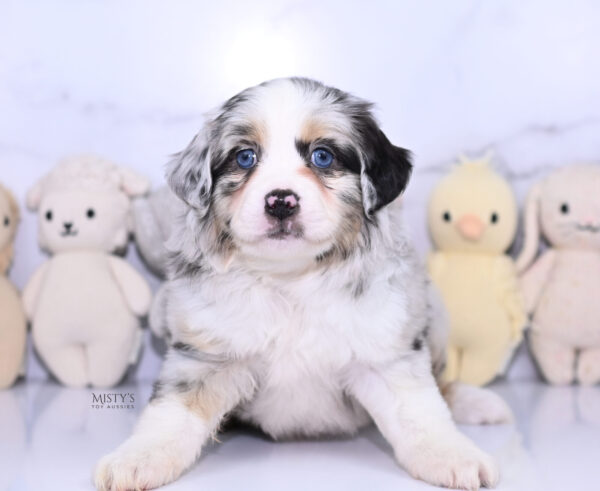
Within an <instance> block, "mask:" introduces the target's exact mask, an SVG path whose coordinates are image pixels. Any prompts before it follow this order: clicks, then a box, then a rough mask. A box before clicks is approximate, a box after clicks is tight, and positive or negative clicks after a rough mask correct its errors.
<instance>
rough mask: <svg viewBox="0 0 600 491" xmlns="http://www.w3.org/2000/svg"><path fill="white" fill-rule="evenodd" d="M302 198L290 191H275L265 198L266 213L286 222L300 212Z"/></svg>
mask: <svg viewBox="0 0 600 491" xmlns="http://www.w3.org/2000/svg"><path fill="white" fill-rule="evenodd" d="M299 201H300V198H299V197H298V195H297V194H296V193H294V192H293V191H292V190H290V189H275V190H274V191H271V192H270V193H269V194H267V195H266V196H265V213H266V214H267V215H270V216H272V217H275V218H277V219H278V220H285V219H286V218H289V217H291V216H292V215H294V214H295V213H297V212H298V209H299V208H300V204H299Z"/></svg>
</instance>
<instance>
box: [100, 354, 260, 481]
mask: <svg viewBox="0 0 600 491" xmlns="http://www.w3.org/2000/svg"><path fill="white" fill-rule="evenodd" d="M184 351H185V350H184ZM191 353H193V350H192V349H191V348H190V349H187V353H186V354H181V353H177V352H175V350H173V349H171V351H170V352H169V354H168V355H167V359H166V360H165V364H164V366H163V370H162V372H161V376H160V377H159V380H158V382H157V383H156V385H155V394H154V395H153V398H152V399H151V401H150V403H149V405H148V406H147V407H146V409H145V410H144V412H143V413H142V415H141V417H140V420H139V422H138V424H137V426H136V428H135V430H134V432H133V435H132V436H131V437H130V438H129V439H128V440H126V441H125V442H124V443H123V444H122V445H121V446H119V447H118V448H117V449H116V450H115V451H114V452H113V453H111V454H109V455H107V456H105V457H104V458H102V459H101V460H100V462H99V463H98V465H97V467H96V470H95V476H94V481H95V484H96V487H97V488H98V489H100V490H115V491H116V490H138V489H152V488H156V487H158V486H161V485H163V484H166V483H168V482H171V481H173V480H175V479H177V477H179V476H180V475H181V473H183V472H184V471H185V470H186V469H187V468H188V467H190V466H191V465H192V464H193V463H194V461H195V460H196V459H197V458H198V456H199V454H200V450H201V448H202V446H203V444H204V443H205V442H206V441H207V440H208V439H209V437H210V436H211V435H212V434H213V433H214V432H215V431H216V430H217V428H218V425H219V423H220V421H221V420H222V418H223V416H224V415H225V414H226V413H227V412H229V411H231V410H232V409H233V408H234V407H235V406H236V405H237V404H238V403H239V402H240V401H241V400H243V399H246V398H249V397H251V395H252V393H253V391H254V379H253V377H252V375H251V373H250V372H249V370H248V369H247V367H245V366H244V365H243V364H241V363H240V362H224V361H218V360H215V359H213V360H210V361H202V360H200V359H193V358H191V357H190V356H189V355H190V354H191Z"/></svg>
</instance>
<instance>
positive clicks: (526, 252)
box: [516, 182, 542, 273]
mask: <svg viewBox="0 0 600 491" xmlns="http://www.w3.org/2000/svg"><path fill="white" fill-rule="evenodd" d="M541 194H542V183H541V182H538V183H537V184H535V185H534V186H533V187H532V188H531V191H529V194H528V195H527V200H526V203H525V217H524V224H525V241H524V243H523V248H522V249H521V252H520V253H519V257H518V258H517V262H516V266H517V272H518V273H522V272H523V271H525V270H526V269H527V268H528V267H529V265H530V264H531V262H532V261H533V260H534V259H535V256H536V255H537V252H538V248H539V245H540V197H541Z"/></svg>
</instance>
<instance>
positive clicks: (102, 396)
mask: <svg viewBox="0 0 600 491" xmlns="http://www.w3.org/2000/svg"><path fill="white" fill-rule="evenodd" d="M92 408H93V409H135V394H133V393H132V392H103V393H97V392H92Z"/></svg>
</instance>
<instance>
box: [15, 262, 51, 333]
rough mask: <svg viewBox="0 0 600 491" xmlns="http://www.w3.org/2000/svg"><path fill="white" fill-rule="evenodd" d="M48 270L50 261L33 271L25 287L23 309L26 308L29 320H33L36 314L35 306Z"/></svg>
mask: <svg viewBox="0 0 600 491" xmlns="http://www.w3.org/2000/svg"><path fill="white" fill-rule="evenodd" d="M47 270H48V262H45V263H44V264H42V265H41V266H40V267H39V268H38V269H37V270H36V271H35V273H33V275H32V276H31V278H29V281H28V282H27V285H25V288H24V289H23V293H22V296H21V299H22V302H23V309H24V310H25V315H26V316H27V320H29V321H31V320H32V319H33V316H34V314H35V307H36V305H37V301H38V298H39V295H40V290H41V288H42V283H43V281H44V276H45V275H46V271H47Z"/></svg>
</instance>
